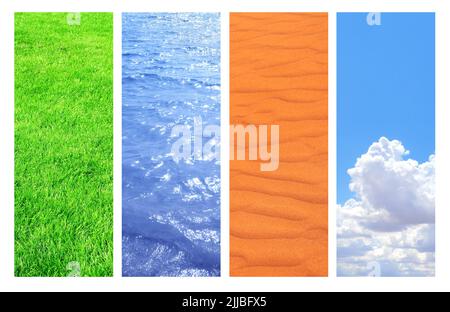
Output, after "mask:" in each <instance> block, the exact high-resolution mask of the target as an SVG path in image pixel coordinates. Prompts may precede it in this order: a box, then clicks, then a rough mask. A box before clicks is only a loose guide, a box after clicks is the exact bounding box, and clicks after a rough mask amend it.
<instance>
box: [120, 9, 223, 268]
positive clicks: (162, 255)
mask: <svg viewBox="0 0 450 312" xmlns="http://www.w3.org/2000/svg"><path fill="white" fill-rule="evenodd" d="M122 44H123V52H122V53H123V55H122V62H123V77H122V79H123V91H122V92H123V138H122V141H123V275H124V276H218V275H220V163H219V160H215V159H211V158H208V157H207V159H208V160H196V159H194V157H192V158H190V159H182V160H180V161H178V162H177V161H175V160H174V158H173V157H172V154H171V149H172V144H173V143H174V142H175V141H176V140H177V138H174V137H171V131H172V128H173V127H174V126H175V125H189V126H191V127H193V126H194V118H195V117H201V118H202V120H203V124H204V125H205V126H206V125H220V15H219V14H205V13H186V14H124V15H123V43H122ZM209 139H210V138H205V140H204V141H205V142H206V141H208V140H209Z"/></svg>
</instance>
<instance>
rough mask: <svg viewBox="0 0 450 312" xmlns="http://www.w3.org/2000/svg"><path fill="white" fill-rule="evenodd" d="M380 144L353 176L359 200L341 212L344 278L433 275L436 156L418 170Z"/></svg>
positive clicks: (394, 144) (398, 150)
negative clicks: (377, 273) (374, 266)
mask: <svg viewBox="0 0 450 312" xmlns="http://www.w3.org/2000/svg"><path fill="white" fill-rule="evenodd" d="M408 155H409V152H408V151H407V150H406V149H405V148H404V147H403V145H402V143H401V142H400V141H397V140H393V141H390V140H388V139H386V138H384V137H382V138H380V140H379V141H378V142H375V143H373V144H372V146H370V148H369V150H368V151H367V153H366V154H364V155H362V156H361V157H360V158H358V160H357V161H356V164H355V166H354V167H353V168H351V169H349V170H348V174H349V175H350V178H351V182H350V189H351V191H353V192H354V193H355V198H352V199H350V200H348V201H347V202H346V203H345V204H344V205H342V206H340V205H339V206H338V224H337V226H338V228H337V231H338V269H339V272H338V273H339V275H344V276H345V275H367V274H368V273H369V271H370V268H369V267H368V265H367V264H368V263H371V262H374V261H375V262H379V263H380V265H381V273H382V275H385V276H422V275H425V276H427V275H434V250H435V243H434V237H435V230H434V223H435V204H434V202H435V195H434V194H435V192H434V190H435V186H434V180H435V178H434V177H435V172H434V164H435V161H434V155H431V156H430V157H429V160H428V161H426V162H424V163H422V164H419V163H418V162H417V161H415V160H412V159H405V158H406V157H407V156H408Z"/></svg>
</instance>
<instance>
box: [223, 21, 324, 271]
mask: <svg viewBox="0 0 450 312" xmlns="http://www.w3.org/2000/svg"><path fill="white" fill-rule="evenodd" d="M230 24H231V25H230V31H231V33H230V41H231V47H230V57H231V59H230V76H231V77H230V78H231V80H230V93H231V94H230V101H231V123H232V124H243V125H247V124H255V125H261V124H269V125H270V124H276V125H280V165H279V169H278V170H277V171H274V172H261V171H260V163H261V162H260V161H248V160H246V161H237V160H235V161H231V164H230V165H231V173H230V184H231V190H230V197H231V198H230V202H231V215H230V217H231V220H230V222H231V238H230V239H231V246H230V247H231V255H230V270H231V271H230V272H231V275H232V276H327V275H328V15H327V14H322V13H317V14H316V13H314V14H305V13H233V14H231V17H230Z"/></svg>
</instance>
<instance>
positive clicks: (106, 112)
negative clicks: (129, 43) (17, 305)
mask: <svg viewBox="0 0 450 312" xmlns="http://www.w3.org/2000/svg"><path fill="white" fill-rule="evenodd" d="M112 37H113V16H112V14H110V13H81V14H77V13H71V14H65V13H17V14H16V15H15V275H16V276H43V277H53V276H55V277H58V276H100V277H102V276H112V273H113V51H112V50H113V40H112Z"/></svg>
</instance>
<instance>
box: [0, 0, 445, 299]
mask: <svg viewBox="0 0 450 312" xmlns="http://www.w3.org/2000/svg"><path fill="white" fill-rule="evenodd" d="M448 2H449V1H442V0H441V1H437V0H410V1H406V0H259V1H255V0H188V1H186V0H164V1H156V0H72V1H69V0H64V1H63V0H40V1H35V0H2V1H0V291H225V292H226V291H449V290H450V211H449V209H448V208H449V206H450V205H449V203H450V175H449V171H450V166H449V165H448V162H449V160H450V122H447V120H448V118H449V117H450V109H449V107H448V106H449V104H450V101H449V91H450V79H449V78H450V77H449V72H450V68H449V61H448V58H449V57H450V44H449V40H450V36H449V32H450V6H449V5H448ZM14 12H114V114H115V115H114V140H115V141H114V155H115V158H114V212H115V215H114V277H113V278H78V279H72V278H15V277H14ZM122 12H221V13H222V117H221V118H222V277H220V278H122V277H121V225H122V224H121V209H122V207H121V178H122V177H121V128H120V127H121V41H122V40H121V13H122ZM230 12H328V13H329V212H330V214H329V275H330V277H328V278H231V277H228V275H229V238H228V233H229V231H228V229H229V213H228V210H229V177H228V172H229V164H228V161H227V159H228V153H229V145H228V143H229V142H228V135H227V134H228V129H227V127H226V126H227V125H228V124H229V82H228V77H229V70H228V66H229V41H228V40H229V13H230ZM336 12H436V44H437V46H436V75H437V77H436V144H437V145H436V161H437V164H436V166H437V168H436V173H437V175H436V179H437V181H436V185H437V190H436V192H437V193H436V198H437V200H436V219H437V220H436V221H437V224H436V274H437V275H436V277H435V278H337V277H336V273H335V272H336V235H335V230H336V227H335V216H336V213H335V208H334V207H335V203H336Z"/></svg>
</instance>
